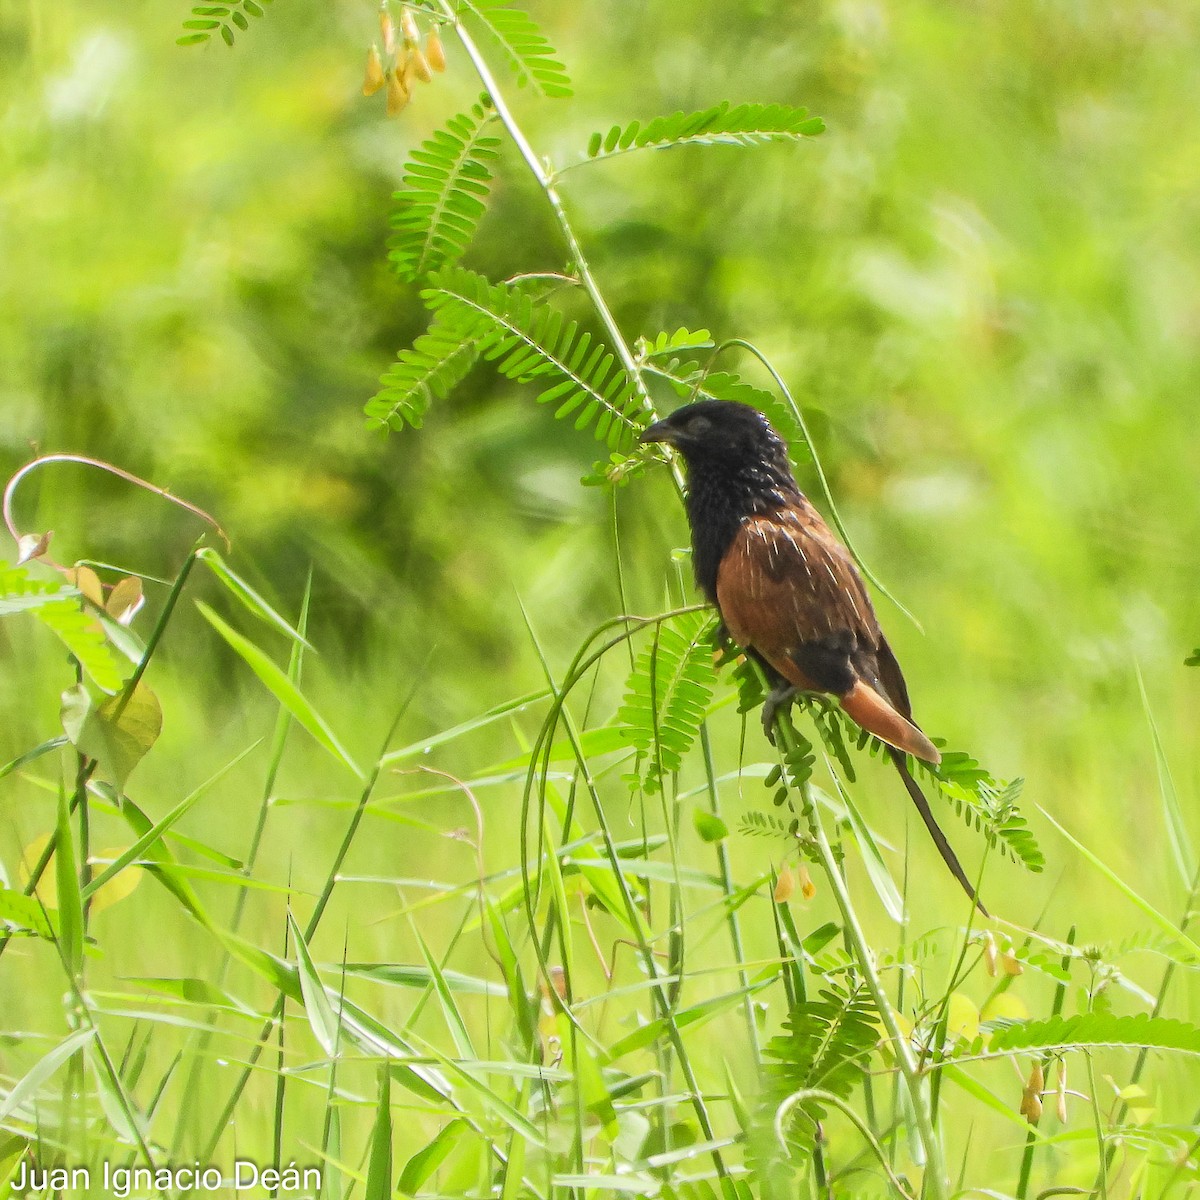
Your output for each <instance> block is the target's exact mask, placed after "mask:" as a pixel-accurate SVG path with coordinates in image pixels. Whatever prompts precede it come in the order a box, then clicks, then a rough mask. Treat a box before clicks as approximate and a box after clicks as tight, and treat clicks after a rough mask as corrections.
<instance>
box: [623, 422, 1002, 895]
mask: <svg viewBox="0 0 1200 1200" xmlns="http://www.w3.org/2000/svg"><path fill="white" fill-rule="evenodd" d="M641 441H642V443H644V444H655V443H662V444H666V445H669V446H671V447H672V448H673V449H674V450H676V451H677V452H678V453H679V454H680V455H681V456H682V458H683V463H684V468H685V471H686V474H687V491H686V497H685V504H686V510H687V518H688V524H689V525H690V527H691V535H692V567H693V571H694V573H695V577H696V584H697V586H698V587H699V588H700V590H701V592H703V593H704V596H705V598H706V599H707V600H708V602H709V603H710V604H712V605H713V606H714V607H715V608H716V609H717V612H718V614H719V615H720V618H721V623H722V626H723V630H724V631H725V632H726V633H727V634H728V636H729V637H731V638H732V639H733V641H734V642H736V643H737V644H738V645H739V646H740V647H741V648H742V650H743V651H744V652H745V653H746V654H747V655H748V656H750V657H751V658H753V659H755V660H756V661H757V662H758V663H759V664H760V666H761V667H762V668H763V671H764V673H765V674H766V676H767V679H768V681H769V683H770V684H771V691H770V693H769V694H768V696H767V698H766V701H765V703H764V705H763V727H764V729H765V731H766V733H767V736H768V737H769V738H770V739H771V740H772V741H774V732H773V731H774V724H775V717H776V714H777V713H778V711H779V709H780V707H781V706H784V705H787V704H789V703H790V702H791V701H792V699H794V697H795V696H796V695H797V694H798V693H800V692H825V693H831V694H832V695H834V696H836V697H837V699H838V702H839V703H840V705H841V708H842V710H843V711H844V712H845V713H846V715H847V716H848V717H850V719H851V720H852V721H854V722H855V723H857V724H858V725H859V726H860V727H861V728H863V729H865V730H866V731H867V732H868V733H871V734H874V735H875V737H877V738H879V740H880V741H882V742H884V743H885V744H886V746H887V750H888V755H889V757H890V758H891V760H892V763H893V764H894V765H895V767H896V770H897V771H898V772H899V773H900V778H901V779H902V780H903V782H904V786H905V789H906V790H907V792H908V794H909V796H910V797H911V799H912V801H913V803H914V804H915V805H916V808H917V812H918V813H919V814H920V816H921V820H922V821H923V822H924V823H925V827H926V828H927V829H928V830H929V833H930V836H931V837H932V838H933V841H934V844H935V845H936V846H937V848H938V850H939V852H940V853H941V856H942V859H943V860H944V861H945V863H946V866H947V867H948V868H949V870H950V873H951V874H952V875H953V876H954V878H955V879H956V880H958V882H959V884H960V885H961V886H962V888H963V890H964V891H965V892H966V893H967V895H968V896H970V898H971V900H972V901H973V903H974V904H975V905H976V907H978V909H979V911H980V912H981V913H982V914H983V915H984V916H988V915H989V914H988V912H987V909H986V908H984V906H983V904H982V903H981V902H980V899H979V897H978V895H977V894H976V890H975V887H974V885H973V884H972V882H971V880H970V879H969V878H968V877H967V874H966V872H965V871H964V870H963V868H962V864H961V863H960V862H959V861H958V858H957V856H956V855H955V853H954V849H953V847H952V846H951V845H950V843H949V842H948V841H947V839H946V835H945V834H944V833H943V832H942V829H941V827H940V826H939V825H938V823H937V821H936V819H935V818H934V815H933V813H932V811H931V810H930V807H929V802H928V800H927V799H926V798H925V794H924V792H922V790H921V788H920V786H919V785H918V784H917V782H916V780H915V779H914V778H913V775H912V772H911V771H910V770H909V768H908V763H907V761H906V759H905V755H908V754H911V755H912V756H913V757H914V758H918V759H921V760H923V761H924V762H927V763H931V764H934V765H936V764H937V763H939V762H940V761H941V754H940V753H939V751H938V749H937V747H936V746H935V745H934V744H933V742H931V741H930V740H929V738H928V737H927V736H926V735H925V734H924V733H923V732H922V730H921V729H920V727H919V726H918V725H917V724H916V722H915V721H914V720H913V715H912V704H911V702H910V700H909V695H908V686H907V684H906V683H905V682H904V675H903V673H902V672H901V670H900V664H899V663H898V662H897V661H896V656H895V654H894V653H893V652H892V648H891V646H890V645H889V644H888V641H887V638H885V637H884V635H883V631H882V629H881V628H880V625H879V619H878V618H877V617H876V615H875V609H874V606H873V605H872V604H871V599H870V596H869V595H868V594H867V589H866V585H865V584H864V583H863V580H862V576H861V575H860V574H859V572H858V568H857V567H856V566H855V564H854V559H853V558H852V557H851V555H850V552H849V551H848V550H847V549H846V547H845V546H844V545H843V544H842V543H841V541H839V540H838V538H837V536H836V535H835V534H834V532H833V530H831V529H830V528H829V526H828V525H827V524H826V523H825V521H824V519H823V518H822V517H821V515H820V513H819V512H817V510H816V509H815V508H814V507H813V505H812V504H811V503H810V501H809V500H808V498H807V497H806V496H805V495H804V493H803V492H802V491H801V490H800V486H799V484H798V483H797V482H796V477H795V474H794V473H793V471H792V465H791V462H790V461H789V459H788V453H787V443H786V442H785V441H784V440H783V438H781V437H780V436H779V434H778V433H776V432H775V430H774V429H773V428H772V426H771V424H770V422H769V421H768V420H767V418H766V417H765V416H764V415H763V414H762V413H761V412H759V410H758V409H756V408H754V407H753V406H751V405H749V404H743V403H741V402H739V401H734V400H699V401H696V402H694V403H691V404H687V405H684V406H683V407H682V408H679V409H676V410H675V412H673V413H672V414H671V415H670V416H668V417H665V418H664V419H662V420H660V421H655V422H654V423H653V424H652V425H650V426H649V427H648V428H646V429H645V430H644V431H643V432H642V435H641Z"/></svg>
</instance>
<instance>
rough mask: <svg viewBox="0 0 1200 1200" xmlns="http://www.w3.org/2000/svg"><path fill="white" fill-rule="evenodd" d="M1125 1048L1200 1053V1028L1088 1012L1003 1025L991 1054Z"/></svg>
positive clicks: (1146, 1017) (1146, 1016) (1144, 1016)
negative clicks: (1110, 1047)
mask: <svg viewBox="0 0 1200 1200" xmlns="http://www.w3.org/2000/svg"><path fill="white" fill-rule="evenodd" d="M1101 1046H1124V1047H1129V1048H1136V1049H1142V1050H1178V1051H1183V1052H1184V1053H1187V1054H1200V1027H1197V1026H1195V1025H1189V1024H1187V1023H1186V1022H1185V1021H1176V1020H1174V1019H1172V1018H1170V1017H1152V1016H1150V1015H1149V1014H1148V1013H1138V1014H1137V1015H1135V1016H1114V1015H1112V1014H1111V1013H1101V1012H1088V1013H1080V1014H1078V1015H1077V1016H1074V1017H1048V1018H1046V1019H1045V1020H1037V1021H1014V1022H1012V1023H1011V1024H1003V1025H1001V1027H1000V1028H999V1029H997V1031H996V1032H995V1033H993V1034H992V1036H991V1039H990V1041H989V1042H988V1051H989V1052H990V1053H1003V1054H1007V1053H1010V1052H1014V1051H1018V1050H1021V1051H1058V1050H1091V1049H1097V1048H1099V1047H1101Z"/></svg>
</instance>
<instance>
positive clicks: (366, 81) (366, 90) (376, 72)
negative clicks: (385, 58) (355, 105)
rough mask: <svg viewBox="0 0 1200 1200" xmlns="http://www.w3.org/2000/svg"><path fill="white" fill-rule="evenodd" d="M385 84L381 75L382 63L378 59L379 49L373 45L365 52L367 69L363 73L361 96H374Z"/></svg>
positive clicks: (385, 80)
mask: <svg viewBox="0 0 1200 1200" xmlns="http://www.w3.org/2000/svg"><path fill="white" fill-rule="evenodd" d="M385 83H387V79H386V78H385V77H384V74H383V63H382V62H381V61H380V58H379V48H378V47H377V46H374V45H373V46H372V47H371V48H370V50H368V51H367V69H366V71H365V72H364V73H363V95H364V96H373V95H375V93H376V92H377V91H379V89H380V88H381V87H383V85H384V84H385Z"/></svg>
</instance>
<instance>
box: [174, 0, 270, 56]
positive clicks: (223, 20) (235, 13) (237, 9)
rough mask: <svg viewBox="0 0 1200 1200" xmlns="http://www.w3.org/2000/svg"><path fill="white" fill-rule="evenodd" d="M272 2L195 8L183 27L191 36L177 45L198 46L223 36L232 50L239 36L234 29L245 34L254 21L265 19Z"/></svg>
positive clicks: (239, 0) (236, 1)
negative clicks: (264, 5)
mask: <svg viewBox="0 0 1200 1200" xmlns="http://www.w3.org/2000/svg"><path fill="white" fill-rule="evenodd" d="M271 2H272V0H262V3H261V4H260V3H259V2H258V0H229V2H227V3H221V4H197V5H195V6H194V7H193V8H192V15H191V16H190V17H189V18H188V19H187V20H186V21H184V23H183V27H184V29H186V30H187V33H185V34H182V35H181V36H180V37H177V38H176V39H175V41H176V42H177V43H178V44H179V45H180V46H198V45H200V44H201V43H203V42H207V41H208V40H209V39H210V38H211V37H212V36H213V34H214V33H217V32H219V33H220V34H221V40H222V41H224V43H225V45H227V46H232V45H233V42H234V38H235V36H236V35H235V34H234V32H233V28H234V26H236V27H237V28H238V29H240V30H241V31H242V32H243V33H244V32H245V31H246V30H247V29H249V28H250V18H251V17H255V18H258V17H261V16H263V15H264V12H265V10H264V9H263V4H270V3H271Z"/></svg>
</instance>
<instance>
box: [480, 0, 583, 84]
mask: <svg viewBox="0 0 1200 1200" xmlns="http://www.w3.org/2000/svg"><path fill="white" fill-rule="evenodd" d="M460 8H461V10H462V11H464V12H468V13H470V14H472V15H473V16H474V17H476V18H477V19H478V20H479V21H480V22H481V23H482V24H483V25H484V26H485V27H486V28H487V30H488V32H489V33H491V35H492V36H493V37H494V38H495V39H496V41H497V42H499V43H500V46H501V47H502V48H503V50H504V53H505V55H506V56H507V57H508V60H509V63H510V64H511V66H512V69H513V71H514V72H515V73H516V76H517V83H518V84H519V85H520V86H521V87H524V86H525V85H526V84H528V85H530V86H532V87H533V88H534V89H535V90H536V91H538V92H541V94H542V95H544V96H551V97H562V96H570V95H571V94H572V93H571V81H570V79H568V78H567V70H566V68H565V67H564V66H563V64H562V63H561V62H559V61H558V57H557V51H556V50H555V49H554V47H553V46H552V45H551V44H550V43H549V42H548V41H547V40H546V37H545V35H544V34H543V33H542V31H541V30H540V29H539V28H538V27H537V25H536V24H535V23H534V21H533V18H532V17H530V15H529V14H528V13H527V12H525V11H524V10H523V9H520V8H516V7H514V6H512V5H510V4H508V3H507V0H462V2H461V4H460Z"/></svg>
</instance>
